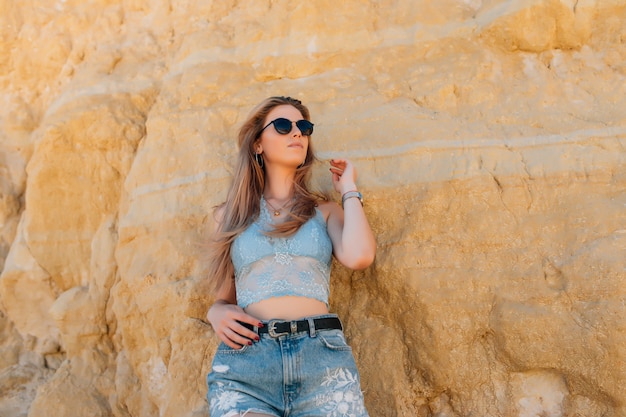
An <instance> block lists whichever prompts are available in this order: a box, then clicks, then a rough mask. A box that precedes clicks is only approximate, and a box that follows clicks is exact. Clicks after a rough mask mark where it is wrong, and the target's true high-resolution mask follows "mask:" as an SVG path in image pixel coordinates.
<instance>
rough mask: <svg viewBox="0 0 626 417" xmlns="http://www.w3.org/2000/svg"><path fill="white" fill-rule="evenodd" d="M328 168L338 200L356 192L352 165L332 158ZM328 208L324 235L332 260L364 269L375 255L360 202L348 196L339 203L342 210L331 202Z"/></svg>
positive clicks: (372, 241) (353, 267)
mask: <svg viewBox="0 0 626 417" xmlns="http://www.w3.org/2000/svg"><path fill="white" fill-rule="evenodd" d="M330 165H331V167H330V172H331V173H332V176H333V186H334V188H335V191H338V192H339V193H340V194H341V195H342V197H343V196H344V195H345V194H346V193H348V192H350V191H357V188H356V169H355V168H354V165H353V164H352V162H350V161H349V160H347V159H332V160H331V161H330ZM329 207H330V210H329V215H328V222H327V224H328V235H329V236H330V239H331V241H332V242H333V253H334V254H335V257H336V258H337V260H338V261H339V262H341V263H342V264H343V265H344V266H346V267H348V268H351V269H365V268H367V267H368V266H370V265H371V264H372V262H374V257H375V256H376V240H375V239H374V233H372V229H371V227H370V225H369V222H368V221H367V217H365V211H364V210H363V205H362V204H361V201H359V199H358V198H356V197H352V198H348V199H346V200H345V201H344V202H343V209H342V208H341V207H340V206H339V205H337V204H334V203H332V204H329Z"/></svg>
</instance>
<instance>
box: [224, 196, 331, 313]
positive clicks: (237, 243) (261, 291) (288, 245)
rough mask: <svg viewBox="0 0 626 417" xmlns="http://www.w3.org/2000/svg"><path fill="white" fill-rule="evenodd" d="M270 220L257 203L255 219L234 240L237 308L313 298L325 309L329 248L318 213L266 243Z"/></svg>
mask: <svg viewBox="0 0 626 417" xmlns="http://www.w3.org/2000/svg"><path fill="white" fill-rule="evenodd" d="M271 224H272V217H271V215H270V213H269V210H268V209H267V205H266V202H265V199H264V198H261V209H260V213H259V218H258V219H257V220H256V221H255V222H254V223H253V224H251V225H250V226H249V227H248V228H247V229H246V230H244V231H243V232H242V233H241V234H240V235H239V236H237V238H236V239H235V240H234V242H233V244H232V248H231V259H232V261H233V265H234V267H235V286H236V290H237V304H239V306H240V307H242V308H246V307H247V306H248V305H250V304H252V303H257V302H259V301H262V300H266V299H268V298H272V297H282V296H287V295H294V296H301V297H307V298H313V299H316V300H319V301H322V302H324V303H326V304H327V305H328V295H329V292H330V265H331V259H332V249H333V247H332V242H331V240H330V237H329V236H328V232H327V230H326V222H325V221H324V216H323V215H322V213H321V212H320V211H319V210H318V209H316V213H315V216H314V217H313V218H311V219H309V220H308V221H307V222H306V223H305V224H303V225H302V226H301V227H300V229H298V231H297V232H296V233H294V234H293V235H292V236H290V237H286V238H276V237H269V236H266V235H265V234H263V231H265V230H269V229H270V228H271Z"/></svg>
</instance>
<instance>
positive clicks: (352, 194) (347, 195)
mask: <svg viewBox="0 0 626 417" xmlns="http://www.w3.org/2000/svg"><path fill="white" fill-rule="evenodd" d="M349 198H358V199H359V201H360V202H361V206H363V194H361V193H360V192H358V191H356V190H355V191H348V192H347V193H345V194H344V195H342V196H341V207H343V205H344V204H345V202H346V200H347V199H349Z"/></svg>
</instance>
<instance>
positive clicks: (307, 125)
mask: <svg viewBox="0 0 626 417" xmlns="http://www.w3.org/2000/svg"><path fill="white" fill-rule="evenodd" d="M296 126H298V129H300V132H301V133H302V134H303V135H304V136H311V134H312V133H313V123H311V122H309V121H308V120H298V121H297V122H296Z"/></svg>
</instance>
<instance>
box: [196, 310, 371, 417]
mask: <svg viewBox="0 0 626 417" xmlns="http://www.w3.org/2000/svg"><path fill="white" fill-rule="evenodd" d="M323 317H337V316H336V315H333V314H328V315H323V316H316V317H315V318H323ZM260 337H261V340H260V341H259V342H255V343H254V344H253V345H252V346H244V347H243V348H241V349H239V350H235V349H231V348H230V347H228V346H226V345H225V344H224V343H221V344H220V346H219V347H218V349H217V352H216V353H215V357H214V358H213V367H212V370H211V372H210V373H209V375H208V376H207V384H208V387H209V391H208V394H207V397H208V400H209V410H210V415H211V417H232V416H239V415H245V414H246V413H250V412H254V413H262V414H267V415H269V416H275V417H317V416H319V417H322V416H323V417H344V416H350V417H368V414H367V411H366V409H365V404H364V402H363V394H362V392H361V386H360V381H359V374H358V371H357V369H356V364H355V362H354V357H353V355H352V349H351V348H350V346H348V344H347V343H346V340H345V337H344V335H343V332H342V331H341V330H311V331H304V332H299V333H292V334H288V335H283V336H280V337H278V338H274V337H272V336H270V335H269V334H262V335H261V336H260Z"/></svg>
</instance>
